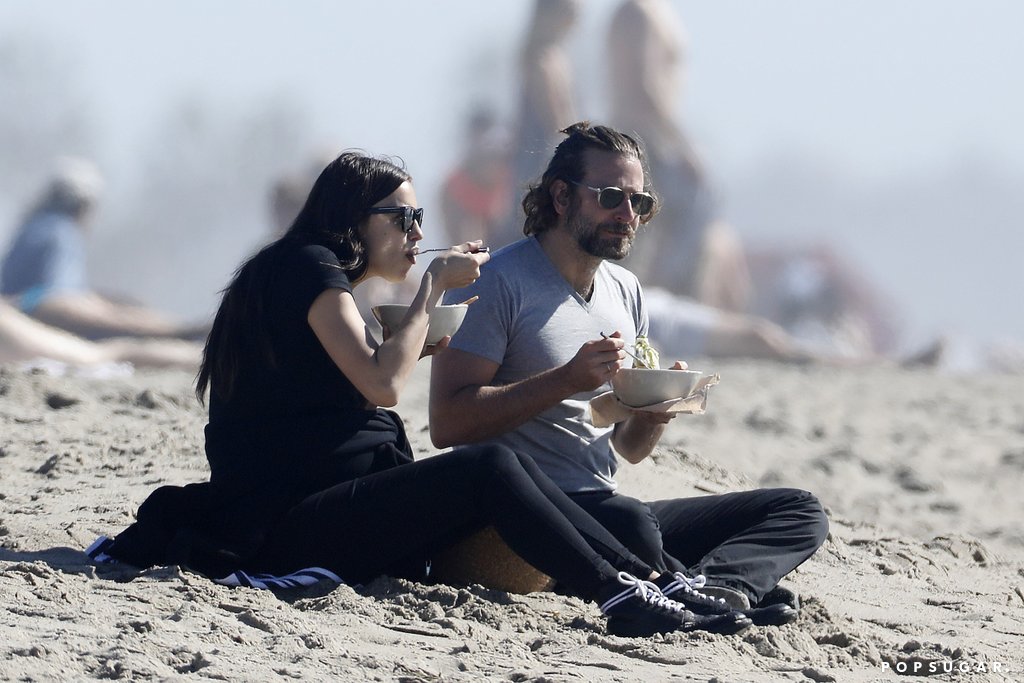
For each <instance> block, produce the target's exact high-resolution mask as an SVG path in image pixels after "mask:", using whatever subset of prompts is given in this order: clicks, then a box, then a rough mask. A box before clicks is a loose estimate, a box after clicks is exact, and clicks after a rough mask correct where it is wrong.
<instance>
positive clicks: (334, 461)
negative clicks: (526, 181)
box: [89, 152, 751, 636]
mask: <svg viewBox="0 0 1024 683" xmlns="http://www.w3.org/2000/svg"><path fill="white" fill-rule="evenodd" d="M416 204H417V202H416V193H415V191H414V189H413V185H412V179H411V177H410V176H409V174H408V173H407V172H406V171H405V170H404V169H402V168H400V167H399V166H397V165H395V163H393V162H392V161H390V160H388V159H383V158H372V157H368V156H365V155H363V154H361V153H357V152H345V153H342V154H341V155H340V156H339V157H338V158H337V159H335V160H334V161H332V162H331V163H330V164H328V165H327V167H326V168H325V169H324V170H323V172H322V173H321V175H320V177H319V178H318V179H317V181H316V183H315V184H314V186H313V188H312V190H311V191H310V194H309V197H308V198H307V200H306V203H305V205H304V206H303V208H302V210H301V211H300V213H299V215H298V217H297V218H296V219H295V221H294V222H293V224H292V226H291V227H290V228H289V229H288V230H287V231H286V233H285V234H284V235H283V236H282V237H281V238H279V239H278V240H276V241H274V242H272V243H271V244H269V245H268V246H266V247H264V248H263V249H262V250H261V251H260V252H259V253H257V254H256V255H255V256H253V257H252V258H250V259H249V260H247V261H246V262H245V263H244V264H242V266H241V267H240V268H239V270H238V271H237V272H236V274H235V277H234V279H233V281H232V282H231V284H230V285H229V286H228V288H227V290H226V291H225V294H224V297H223V299H222V301H221V304H220V308H219V310H218V312H217V315H216V318H215V319H214V323H213V328H212V330H211V333H210V337H209V339H208V341H207V343H206V348H205V351H204V356H203V362H202V366H201V368H200V371H199V375H198V379H197V396H198V397H199V398H200V400H201V401H202V400H203V399H204V396H205V395H206V393H207V391H208V392H209V413H210V419H209V423H208V425H207V426H206V455H207V459H208V460H209V464H210V481H209V482H204V483H198V484H190V485H188V486H185V487H166V486H165V487H162V488H160V489H157V490H156V491H155V492H153V493H152V494H151V495H150V496H149V498H148V499H147V500H146V501H145V502H144V503H143V504H142V506H141V507H140V509H139V515H138V518H137V521H136V522H135V523H134V524H133V525H131V526H130V527H129V528H128V529H126V530H125V531H123V532H122V533H121V534H119V535H118V536H117V538H115V539H113V540H109V539H101V541H99V542H98V543H96V544H94V545H93V546H92V547H91V548H90V550H89V553H90V556H92V557H93V558H94V559H97V560H106V559H114V560H117V561H120V562H125V563H128V564H131V565H135V566H141V567H146V566H150V565H153V564H167V563H177V564H183V565H185V566H188V567H190V568H192V569H195V570H197V571H200V572H202V573H204V574H206V575H207V576H210V577H211V578H214V579H220V580H222V581H224V582H225V583H236V584H237V583H245V584H246V585H252V584H253V583H254V582H253V581H252V580H251V579H249V578H244V579H239V578H238V577H239V576H240V574H239V571H241V572H243V574H241V576H250V575H251V574H253V573H260V574H264V573H269V574H272V575H295V574H296V572H300V573H301V570H303V569H304V568H313V567H315V568H319V569H316V570H315V572H316V575H319V576H322V575H325V573H326V575H327V576H329V577H334V578H335V579H338V580H344V581H346V582H349V583H352V584H356V583H363V582H366V581H369V580H371V579H373V578H375V577H377V576H381V575H384V574H387V575H391V576H397V577H404V578H409V579H412V580H422V579H424V578H425V577H424V568H425V566H426V565H427V564H428V563H429V561H430V559H431V557H432V556H433V555H434V554H436V553H439V552H441V551H443V550H444V549H446V548H448V547H449V546H451V545H453V544H455V543H456V542H458V541H459V540H461V539H463V538H465V537H467V536H469V535H470V534H472V533H474V532H476V531H478V530H480V529H483V528H484V527H487V526H493V527H494V528H496V529H497V532H498V534H499V535H500V536H501V538H502V539H503V540H504V541H505V542H506V543H507V544H508V545H509V546H510V547H511V548H512V549H513V550H514V551H515V552H516V553H518V554H519V555H521V556H522V557H523V558H525V559H526V560H527V561H529V562H530V563H531V564H533V565H534V566H536V567H537V568H539V569H541V570H542V571H544V572H545V573H547V574H548V575H550V576H552V577H554V578H555V579H557V581H558V582H559V583H561V584H563V585H565V586H568V587H570V588H571V589H572V591H573V592H574V593H575V594H577V595H580V596H583V597H585V598H586V599H588V600H592V601H594V602H596V603H597V604H599V605H600V609H601V611H602V612H603V613H604V614H605V615H606V616H607V628H608V631H609V632H610V633H613V634H618V635H626V636H644V635H650V634H654V633H664V632H669V631H692V630H697V629H700V630H706V631H714V632H718V633H735V632H738V631H740V630H742V629H744V628H746V627H747V626H749V625H750V623H751V620H750V619H748V618H747V617H745V616H744V615H742V614H740V613H738V612H734V611H731V610H730V611H724V612H721V613H716V614H710V615H698V614H695V613H694V612H693V611H691V610H689V609H687V608H686V607H684V606H683V605H682V604H680V603H679V602H676V601H674V600H670V599H668V598H666V597H665V596H664V595H663V594H662V592H661V591H660V590H659V589H658V588H657V587H656V586H655V584H654V583H652V581H656V580H658V578H659V574H658V572H656V571H655V570H654V569H653V567H652V566H651V565H650V564H649V563H647V562H645V561H643V560H641V559H639V558H638V557H637V556H635V555H634V554H633V553H631V552H630V551H629V550H627V549H626V548H625V547H624V546H623V545H622V544H621V543H619V542H618V541H617V540H616V539H615V537H614V536H612V535H611V534H610V533H609V532H608V531H607V530H605V529H604V528H603V527H602V526H601V525H600V524H598V523H597V522H596V521H594V519H593V518H592V517H591V516H590V515H588V514H587V513H586V512H584V511H583V510H582V509H581V508H580V507H579V506H578V505H576V504H575V503H573V502H572V501H571V500H570V499H569V497H567V496H566V495H565V494H564V493H562V491H561V490H560V489H559V488H558V487H557V486H555V485H554V483H552V481H551V480H550V479H549V478H548V477H547V476H545V475H544V474H543V473H542V472H541V471H540V469H538V468H537V466H536V465H535V464H534V463H533V461H532V460H531V459H530V458H529V457H527V456H524V455H520V454H517V453H515V452H513V451H512V450H510V449H509V448H507V447H505V446H500V445H494V444H491V445H481V446H475V447H468V448H463V449H460V450H459V451H458V452H450V453H444V454H440V455H437V456H435V457H432V458H428V459H425V460H420V461H415V462H414V460H413V453H412V451H411V447H410V445H409V442H408V440H407V439H406V435H405V431H404V427H403V424H402V420H401V418H400V417H399V416H398V415H397V414H396V413H395V412H393V411H391V410H387V409H386V408H385V407H386V406H394V405H395V404H396V403H397V401H398V396H399V393H400V391H401V390H402V388H403V387H404V386H405V384H406V382H407V381H408V379H409V376H410V374H411V373H412V371H413V368H414V366H415V364H416V362H417V360H418V359H419V358H420V357H421V356H422V355H424V354H431V353H436V352H440V353H446V351H444V350H443V349H444V347H445V346H446V345H447V338H446V339H443V340H442V341H441V343H439V344H437V345H436V346H434V347H432V348H430V347H428V348H425V347H424V343H425V340H426V334H427V324H428V318H429V316H430V314H431V311H432V310H434V308H435V307H436V306H437V304H438V302H439V300H440V298H441V295H442V294H443V292H444V291H445V290H446V289H451V288H458V287H464V286H466V285H468V284H470V283H472V282H473V281H474V280H476V278H477V277H478V276H479V273H480V266H481V265H483V264H484V263H485V262H486V261H487V259H488V257H489V255H488V254H487V253H485V252H484V251H482V250H481V244H480V243H479V242H466V243H464V244H461V245H459V246H456V247H452V248H451V249H449V250H447V251H446V252H444V253H443V254H441V255H439V256H438V257H436V258H435V259H434V260H433V261H432V262H431V263H430V265H429V267H428V268H427V269H426V272H425V273H424V274H423V276H422V279H421V281H420V286H419V289H418V291H417V293H416V295H415V298H414V299H413V300H412V303H411V305H410V306H409V309H408V313H407V314H406V316H405V318H404V320H403V321H402V323H401V324H400V325H397V326H396V327H394V329H390V330H389V334H388V335H386V336H385V339H384V340H383V342H381V343H377V342H376V340H375V339H373V337H372V336H371V335H369V334H368V331H367V328H366V326H365V324H364V322H363V319H362V318H361V316H360V315H359V312H358V310H357V308H356V304H355V300H354V299H353V295H352V290H353V289H354V288H356V287H358V286H360V285H361V284H362V283H364V282H366V281H367V280H368V279H370V278H373V277H379V278H384V279H386V280H389V281H392V282H399V281H402V280H404V279H405V278H406V277H407V275H408V273H409V271H410V269H411V268H412V267H413V265H414V264H415V263H416V256H417V252H418V247H417V242H419V241H420V240H421V239H422V238H423V232H422V220H423V210H422V209H419V208H415V207H416ZM231 577H234V578H233V579H232V578H231ZM259 580H260V581H264V579H263V578H260V579H259ZM264 582H265V581H264Z"/></svg>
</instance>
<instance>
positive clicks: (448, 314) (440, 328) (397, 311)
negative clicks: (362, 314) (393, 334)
mask: <svg viewBox="0 0 1024 683" xmlns="http://www.w3.org/2000/svg"><path fill="white" fill-rule="evenodd" d="M468 308H469V306H468V305H466V304H450V305H448V306H435V307H434V310H433V311H432V312H431V314H430V324H429V325H428V327H427V342H426V343H427V344H436V343H437V342H439V341H441V340H442V339H444V338H445V337H447V336H450V335H453V334H455V332H456V331H457V330H458V329H459V327H460V326H461V325H462V321H463V320H465V319H466V310H467V309H468ZM370 310H371V311H372V312H373V317H374V318H376V319H377V322H379V323H380V324H381V325H383V326H384V327H389V328H391V329H392V330H394V329H397V328H398V327H399V326H400V325H401V324H402V321H403V320H404V319H405V314H406V313H408V311H409V307H408V306H406V305H405V304H380V305H378V306H374V307H373V308H371V309H370Z"/></svg>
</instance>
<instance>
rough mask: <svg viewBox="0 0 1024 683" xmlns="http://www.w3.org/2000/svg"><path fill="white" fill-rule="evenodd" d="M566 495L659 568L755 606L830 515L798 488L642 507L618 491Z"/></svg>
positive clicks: (817, 539) (816, 542)
mask: <svg viewBox="0 0 1024 683" xmlns="http://www.w3.org/2000/svg"><path fill="white" fill-rule="evenodd" d="M570 498H572V500H574V501H575V502H576V503H578V504H579V505H580V507H582V508H583V509H584V510H586V511H587V512H589V513H590V514H591V516H593V517H594V519H596V520H597V521H598V522H600V523H601V524H602V525H603V526H604V527H605V528H606V529H608V531H610V532H611V533H612V534H613V535H614V536H615V537H616V538H618V539H619V540H620V541H622V543H623V544H624V545H625V546H626V547H627V548H629V549H630V550H631V551H633V552H634V553H635V554H636V555H637V556H638V557H640V558H641V559H642V560H643V561H645V562H647V563H648V564H650V565H651V566H652V567H654V568H655V569H657V570H659V571H666V570H667V571H673V572H675V571H683V572H686V573H688V574H690V575H696V574H703V575H704V576H706V577H707V579H708V584H709V585H719V586H728V587H730V588H735V589H737V590H739V591H741V592H743V593H745V594H746V595H747V597H749V598H750V601H751V603H752V604H757V602H759V601H760V600H761V598H763V597H764V596H765V594H767V593H768V591H770V590H771V589H772V588H774V587H775V586H776V584H778V582H779V580H780V579H781V578H782V577H783V576H785V575H786V574H788V573H789V572H791V571H792V570H793V569H795V568H796V567H797V566H799V565H800V564H801V563H802V562H803V561H804V560H806V559H807V558H809V557H810V556H811V555H812V554H814V551H815V550H817V549H818V548H819V547H820V546H821V544H822V543H824V541H825V536H826V535H827V534H828V518H827V517H826V515H825V512H824V510H822V507H821V504H820V503H819V502H818V499H817V498H815V497H814V496H813V495H812V494H810V493H808V492H807V491H801V490H799V489H787V488H776V489H757V490H754V491H742V492H738V493H726V494H722V495H717V496H697V497H693V498H676V499H671V500H659V501H653V502H644V501H641V500H637V499H636V498H630V497H629V496H624V495H620V494H617V493H612V492H607V491H602V492H592V493H578V494H572V495H570Z"/></svg>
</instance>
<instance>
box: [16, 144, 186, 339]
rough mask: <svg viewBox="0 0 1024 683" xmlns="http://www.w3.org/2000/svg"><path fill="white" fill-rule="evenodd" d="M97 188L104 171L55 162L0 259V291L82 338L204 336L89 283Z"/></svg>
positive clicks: (88, 165) (41, 318)
mask: <svg viewBox="0 0 1024 683" xmlns="http://www.w3.org/2000/svg"><path fill="white" fill-rule="evenodd" d="M102 188H103V179H102V176H101V175H100V172H99V170H98V169H97V168H96V166H95V165H94V164H93V163H92V162H90V161H88V160H85V159H76V158H66V159H62V160H61V161H60V162H59V164H58V166H57V169H56V172H55V173H54V175H53V177H52V179H51V180H50V182H49V183H48V185H47V187H46V189H45V190H44V191H43V193H42V196H41V198H40V199H39V200H38V201H37V203H36V204H35V206H34V207H33V208H32V209H31V210H30V211H29V213H28V216H27V217H26V218H25V220H24V222H23V223H22V225H21V227H20V228H19V229H18V230H17V232H16V234H15V237H14V240H13V241H12V243H11V245H10V248H9V249H8V251H7V255H6V256H5V257H4V260H3V265H2V268H0V294H2V295H3V296H6V297H8V298H9V299H10V300H11V301H14V302H16V305H17V306H18V307H19V308H20V309H21V311H22V312H24V313H26V314H27V315H30V316H32V317H33V318H35V319H37V320H39V321H40V322H43V323H46V324H48V325H52V326H53V327H57V328H60V329H63V330H67V331H68V332H71V333H72V334H75V335H78V336H81V337H84V338H86V339H106V338H110V337H174V338H182V339H195V338H199V337H201V336H203V335H204V334H205V329H206V327H205V326H185V325H181V324H179V323H177V322H175V321H173V320H171V319H170V318H169V317H168V316H166V315H164V314H162V313H159V312H157V311H153V310H150V309H148V308H145V307H143V306H140V305H136V304H132V303H123V302H120V301H114V300H112V299H110V298H107V297H105V296H103V295H101V294H99V293H97V292H95V291H93V290H92V289H91V288H90V286H89V281H88V276H87V268H86V260H87V259H86V240H87V237H88V232H89V228H90V222H91V219H92V216H93V213H94V210H95V208H96V203H97V201H98V199H99V196H100V192H101V191H102ZM140 258H151V255H146V254H142V255H140Z"/></svg>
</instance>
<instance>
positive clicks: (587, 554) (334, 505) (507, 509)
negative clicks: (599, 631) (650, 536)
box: [252, 446, 652, 599]
mask: <svg viewBox="0 0 1024 683" xmlns="http://www.w3.org/2000/svg"><path fill="white" fill-rule="evenodd" d="M487 525H493V526H494V527H495V528H496V529H497V531H498V534H499V535H500V536H501V537H502V539H503V540H504V541H505V542H506V543H507V544H508V545H509V547H510V548H512V549H513V550H514V551H515V552H516V553H518V554H519V555H520V556H521V557H523V559H525V560H526V561H527V562H529V563H530V564H532V565H533V566H535V567H536V568H538V569H540V570H541V571H543V572H544V573H546V574H548V575H549V576H551V577H552V578H554V579H555V580H556V581H558V582H559V583H560V584H563V585H565V586H567V587H568V588H569V589H570V590H572V591H573V592H574V593H576V594H577V595H580V596H581V597H584V598H587V599H592V598H593V597H594V596H595V594H596V593H597V592H598V589H599V588H600V587H601V586H606V585H608V584H609V583H610V582H613V581H615V580H616V577H617V575H618V572H619V571H626V572H629V573H631V574H634V575H637V576H640V577H642V578H646V577H647V576H648V575H649V574H650V572H651V570H652V569H651V566H650V565H649V564H647V563H645V562H643V561H641V560H640V559H639V558H637V557H636V556H635V555H633V554H632V553H630V552H629V551H628V550H627V549H626V548H625V547H624V546H623V545H622V543H620V542H619V541H618V540H617V539H616V538H615V537H614V536H613V535H611V534H610V533H608V531H607V530H606V529H605V528H604V527H602V526H601V525H600V524H598V523H597V522H596V521H595V520H594V519H593V518H592V517H591V516H590V515H588V514H587V513H586V512H584V511H583V510H582V509H581V508H580V507H579V506H578V505H576V504H575V503H573V502H572V501H571V500H570V499H569V497H568V496H566V495H565V494H564V493H563V492H562V491H561V490H560V489H559V488H558V487H557V486H555V484H554V483H553V482H552V481H551V480H550V479H549V478H548V477H547V475H545V474H544V473H543V472H541V470H540V469H539V468H538V467H537V466H536V464H534V462H533V460H532V459H531V458H529V457H527V456H520V455H517V454H515V453H513V452H512V451H511V450H509V449H508V448H506V447H504V446H479V447H473V448H465V449H460V450H459V451H456V452H452V453H444V454H441V455H437V456H434V457H432V458H427V459H425V460H420V461H417V462H414V463H412V464H408V465H402V466H400V467H395V468H393V469H390V470H386V471H383V472H378V473H375V474H372V475H369V476H365V477H359V478H357V479H354V480H352V481H348V482H345V483H342V484H338V485H336V486H332V487H331V488H328V489H326V490H324V491H321V492H319V493H316V494H314V495H311V496H309V497H308V498H306V499H305V500H303V501H302V502H301V503H300V504H299V505H297V506H296V507H294V508H293V509H292V510H290V511H289V512H288V514H287V515H286V517H285V518H284V519H283V520H282V521H281V522H280V523H279V524H278V525H277V526H276V527H275V528H274V529H273V531H272V532H271V534H270V536H269V538H268V540H267V542H266V543H265V544H264V546H263V547H262V549H261V550H260V551H259V552H258V553H257V557H258V566H253V567H252V569H253V570H256V571H270V572H286V571H292V570H295V569H297V568H300V567H309V566H320V567H325V568H327V569H330V570H331V571H333V572H335V573H336V574H338V575H339V576H341V577H342V578H343V579H344V580H345V581H347V582H351V583H359V582H364V581H368V580H370V579H372V578H374V577H376V576H379V575H382V574H389V575H392V576H408V575H409V571H408V569H409V568H410V567H414V566H418V567H419V575H418V576H410V578H422V568H423V564H424V562H425V561H426V560H428V559H429V558H430V557H431V555H432V554H434V553H436V552H438V551H440V550H442V549H444V548H447V547H449V546H450V545H452V544H454V543H455V542H456V541H459V540H461V539H462V538H464V537H466V536H467V535H469V534H471V533H473V532H474V531H477V530H479V529H482V528H484V527H485V526H487Z"/></svg>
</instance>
